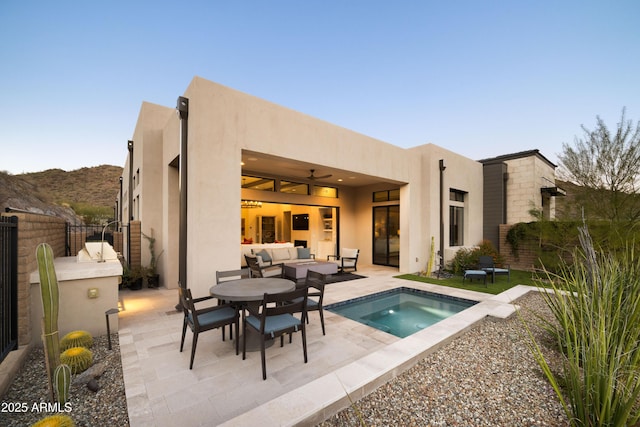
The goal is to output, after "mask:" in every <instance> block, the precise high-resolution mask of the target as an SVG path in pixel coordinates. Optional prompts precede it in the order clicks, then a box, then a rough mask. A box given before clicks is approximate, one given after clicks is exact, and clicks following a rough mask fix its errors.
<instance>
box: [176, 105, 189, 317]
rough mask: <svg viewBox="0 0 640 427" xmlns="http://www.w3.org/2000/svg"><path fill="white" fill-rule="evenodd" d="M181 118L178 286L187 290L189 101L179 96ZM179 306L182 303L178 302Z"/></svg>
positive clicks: (179, 114) (178, 107)
mask: <svg viewBox="0 0 640 427" xmlns="http://www.w3.org/2000/svg"><path fill="white" fill-rule="evenodd" d="M176 109H177V113H178V117H180V166H179V168H180V183H179V188H180V232H179V241H178V286H180V287H181V288H183V289H186V288H187V188H188V187H187V169H188V162H187V128H188V126H187V125H188V119H189V99H188V98H185V97H182V96H179V97H178V105H177V106H176ZM178 305H180V303H179V302H178Z"/></svg>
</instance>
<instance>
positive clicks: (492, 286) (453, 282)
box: [395, 270, 541, 295]
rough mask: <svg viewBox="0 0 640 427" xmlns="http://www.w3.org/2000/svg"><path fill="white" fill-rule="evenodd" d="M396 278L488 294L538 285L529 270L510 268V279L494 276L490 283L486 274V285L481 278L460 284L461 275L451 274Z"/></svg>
mask: <svg viewBox="0 0 640 427" xmlns="http://www.w3.org/2000/svg"><path fill="white" fill-rule="evenodd" d="M395 277H397V278H398V279H406V280H414V281H416V282H424V283H433V284H435V285H442V286H449V287H451V288H459V289H467V290H470V291H477V292H486V293H488V294H494V295H495V294H499V293H500V292H504V291H506V290H507V289H510V288H512V287H513V286H516V285H529V286H540V284H541V283H540V281H539V280H536V275H535V274H533V273H531V272H530V271H521V270H511V279H510V280H509V282H507V276H496V282H495V283H491V276H487V285H486V286H485V285H484V283H483V282H482V280H473V281H470V280H469V279H467V280H465V281H464V284H462V276H453V277H451V278H448V279H436V278H434V277H422V276H418V275H416V274H401V275H399V276H395Z"/></svg>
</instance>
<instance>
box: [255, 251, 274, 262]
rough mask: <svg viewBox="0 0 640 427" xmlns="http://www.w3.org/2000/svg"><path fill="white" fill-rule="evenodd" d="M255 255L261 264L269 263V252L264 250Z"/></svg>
mask: <svg viewBox="0 0 640 427" xmlns="http://www.w3.org/2000/svg"><path fill="white" fill-rule="evenodd" d="M256 255H260V257H261V258H262V261H263V262H271V255H269V252H267V251H266V250H264V249H263V250H261V251H260V252H258V253H257V254H256Z"/></svg>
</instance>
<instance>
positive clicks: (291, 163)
mask: <svg viewBox="0 0 640 427" xmlns="http://www.w3.org/2000/svg"><path fill="white" fill-rule="evenodd" d="M242 161H243V163H244V165H243V166H242V172H243V174H250V173H251V172H255V173H258V174H260V175H261V176H266V177H279V178H289V179H292V180H296V181H298V182H306V183H311V182H313V183H321V184H325V185H330V186H339V185H341V186H349V187H360V186H364V185H370V184H374V183H378V182H383V181H384V180H382V179H380V178H377V177H373V176H370V175H364V174H359V173H354V172H350V171H345V170H342V169H336V168H330V167H326V166H322V165H317V164H313V163H306V162H299V161H295V160H291V159H285V158H283V157H277V156H272V155H269V154H264V153H256V152H252V151H243V152H242ZM311 169H314V170H315V172H314V176H316V177H322V176H325V175H331V176H330V177H327V178H322V179H315V180H311V179H309V178H308V177H309V176H310V174H311Z"/></svg>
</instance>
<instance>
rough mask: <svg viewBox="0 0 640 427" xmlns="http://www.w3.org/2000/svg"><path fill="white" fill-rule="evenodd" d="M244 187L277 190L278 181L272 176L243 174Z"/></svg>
mask: <svg viewBox="0 0 640 427" xmlns="http://www.w3.org/2000/svg"><path fill="white" fill-rule="evenodd" d="M242 188H250V189H252V190H261V191H275V188H276V182H275V180H273V179H270V178H260V177H257V176H248V175H242Z"/></svg>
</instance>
